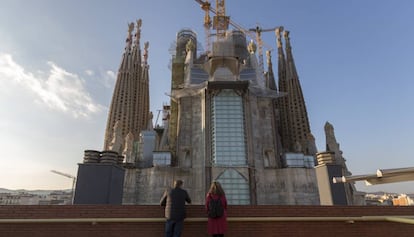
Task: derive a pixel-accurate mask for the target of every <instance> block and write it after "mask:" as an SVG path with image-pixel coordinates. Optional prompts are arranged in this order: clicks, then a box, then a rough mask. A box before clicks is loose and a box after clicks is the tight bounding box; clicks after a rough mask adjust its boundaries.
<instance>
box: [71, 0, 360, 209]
mask: <svg viewBox="0 0 414 237" xmlns="http://www.w3.org/2000/svg"><path fill="white" fill-rule="evenodd" d="M219 2H223V3H224V1H219ZM202 3H204V4H208V2H207V1H206V2H202ZM202 7H203V6H202ZM207 7H210V5H208V6H206V5H204V8H203V9H206V16H205V26H206V29H207V30H208V27H210V26H211V22H213V24H212V26H213V29H215V30H216V33H215V34H214V36H207V37H209V39H207V41H206V42H207V43H206V44H207V45H205V49H206V50H205V51H203V52H202V53H198V52H200V50H197V46H198V45H200V42H199V41H200V40H199V39H198V38H197V34H196V33H195V32H194V31H192V30H189V29H185V30H181V31H178V33H177V35H176V45H175V46H176V47H175V52H174V53H173V55H172V65H171V67H172V73H171V80H170V82H169V83H170V85H171V91H170V93H169V94H170V103H169V104H168V105H163V111H162V114H161V116H162V124H159V125H156V126H153V115H152V113H151V111H150V109H149V102H150V98H151V95H150V92H149V83H151V80H150V77H149V65H148V61H147V59H148V50H149V43H148V42H146V43H144V44H143V45H144V47H143V50H141V27H142V21H141V20H138V21H137V22H136V23H135V24H134V23H130V24H129V25H128V31H127V35H126V46H125V51H124V53H123V55H122V59H121V64H120V66H119V70H118V75H117V80H116V85H115V88H114V93H113V97H112V102H111V105H110V110H109V114H108V120H107V125H106V130H105V138H104V148H103V150H102V151H91V150H87V151H85V158H84V164H80V167H79V168H80V169H79V174H78V176H79V177H78V179H79V182H80V183H79V185H78V186H79V187H78V186H77V192H78V191H79V195H82V192H83V191H82V182H84V183H85V185H86V183H88V182H93V181H90V179H92V178H91V176H92V175H94V176H96V175H98V176H99V175H103V173H105V172H101V171H98V170H97V169H98V168H99V167H100V166H102V165H104V166H102V167H106V169H109V170H112V171H108V172H109V173H108V172H106V174H109V178H108V179H109V181H107V182H109V184H108V185H109V186H111V185H114V184H113V183H114V182H115V183H119V185H118V186H120V187H121V188H118V191H117V192H118V196H119V197H118V199H120V200H122V201H121V202H122V204H157V203H158V202H159V198H160V197H161V195H162V193H163V192H164V190H165V188H166V187H168V186H170V185H171V184H172V182H173V180H175V179H181V180H183V181H184V184H185V188H186V189H187V190H188V192H189V194H190V196H191V197H192V200H193V203H195V204H202V203H204V200H205V194H206V192H207V190H208V187H209V185H210V183H211V182H212V181H214V180H216V181H219V182H220V183H221V184H222V186H223V188H224V189H225V191H226V196H227V199H228V201H229V203H230V204H235V205H256V204H278V205H279V204H280V205H319V204H326V203H328V204H329V203H330V202H331V203H333V204H335V202H340V203H341V204H345V205H352V204H353V203H355V193H356V190H355V188H354V186H353V185H352V184H341V185H342V186H341V188H340V190H339V189H338V187H335V188H332V187H333V185H332V183H331V181H330V179H331V178H332V177H331V176H332V174H331V173H332V172H333V171H334V173H335V172H336V175H344V174H349V171H348V170H347V168H346V165H345V159H344V158H343V157H342V152H341V150H340V148H339V144H338V143H337V142H336V139H335V135H334V132H333V126H332V125H331V124H329V123H327V124H326V125H325V131H326V138H327V139H326V140H327V142H326V143H327V146H326V150H325V151H323V152H318V151H317V148H316V145H315V139H314V137H313V135H312V132H311V128H310V125H309V119H308V113H307V111H306V104H305V100H304V96H303V91H302V88H301V84H300V81H299V76H298V72H297V70H296V67H295V61H294V58H293V52H292V44H291V39H290V35H289V31H287V30H285V29H283V27H276V28H275V29H274V33H275V43H276V45H277V57H276V58H277V75H275V74H274V71H273V61H272V60H273V59H272V55H271V53H270V51H267V52H266V53H265V55H266V58H267V60H266V68H264V63H263V53H262V50H263V49H262V45H261V42H260V38H259V37H260V32H261V29H260V28H259V27H258V28H256V29H255V33H256V35H257V36H258V38H257V39H258V41H259V42H257V40H256V42H254V41H253V40H250V41H249V40H248V39H247V35H246V31H244V30H243V29H240V28H237V27H235V28H234V29H229V25H231V20H230V18H229V17H228V16H226V15H225V13H224V12H223V11H219V10H220V9H219V7H220V6H217V8H218V9H217V10H218V11H216V12H217V14H216V15H215V16H214V18H213V21H211V20H210V18H209V16H208V13H207V12H208V9H207ZM209 24H210V25H209ZM210 41H212V42H210ZM165 83H168V82H165ZM108 167H112V168H108ZM114 167H115V168H114ZM102 169H103V168H102ZM106 176H108V175H106ZM82 177H83V180H84V181H82V180H81V179H82ZM87 177H89V178H87ZM87 180H89V181H87ZM111 180H112V181H111ZM111 182H112V183H111ZM78 188H79V190H78ZM103 189H104V190H105V189H106V188H103ZM334 189H338V190H339V191H338V190H336V191H335V194H334V192H333V191H332V190H334ZM113 190H115V189H112V191H111V192H114V191H113ZM108 192H109V191H108ZM115 193H116V192H115ZM79 195H78V197H79ZM114 195H115V194H114ZM327 196H329V197H328V198H326V197H327ZM78 200H82V198H80V199H78ZM338 200H339V201H338ZM75 202H76V197H75ZM80 202H82V201H80Z"/></svg>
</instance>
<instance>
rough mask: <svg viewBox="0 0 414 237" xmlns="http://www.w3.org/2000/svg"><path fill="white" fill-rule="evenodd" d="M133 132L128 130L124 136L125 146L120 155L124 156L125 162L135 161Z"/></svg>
mask: <svg viewBox="0 0 414 237" xmlns="http://www.w3.org/2000/svg"><path fill="white" fill-rule="evenodd" d="M133 151H134V134H132V132H129V133H128V134H127V135H126V136H125V147H124V151H123V152H122V155H123V156H125V161H126V163H135V157H134V152H133Z"/></svg>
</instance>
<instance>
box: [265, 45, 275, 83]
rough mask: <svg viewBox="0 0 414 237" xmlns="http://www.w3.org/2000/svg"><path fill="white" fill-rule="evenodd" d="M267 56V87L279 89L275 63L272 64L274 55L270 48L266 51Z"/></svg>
mask: <svg viewBox="0 0 414 237" xmlns="http://www.w3.org/2000/svg"><path fill="white" fill-rule="evenodd" d="M266 57H267V72H266V77H265V78H266V87H267V88H269V89H271V90H275V91H277V86H276V82H275V74H274V73H273V64H272V55H271V52H270V50H268V51H266Z"/></svg>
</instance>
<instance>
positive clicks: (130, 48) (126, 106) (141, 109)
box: [104, 20, 149, 154]
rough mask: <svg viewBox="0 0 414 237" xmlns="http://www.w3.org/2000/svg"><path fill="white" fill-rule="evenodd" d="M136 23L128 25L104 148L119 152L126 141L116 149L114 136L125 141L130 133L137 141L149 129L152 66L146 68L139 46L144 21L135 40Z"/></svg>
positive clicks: (138, 25) (137, 26) (138, 22)
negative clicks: (149, 85)
mask: <svg viewBox="0 0 414 237" xmlns="http://www.w3.org/2000/svg"><path fill="white" fill-rule="evenodd" d="M134 26H135V24H134V23H129V24H128V33H127V38H126V46H125V51H124V53H123V56H122V60H121V64H120V67H119V70H118V75H117V80H116V83H115V89H114V93H113V96H112V101H111V106H110V109H109V114H108V120H107V125H106V131H105V139H104V150H110V149H111V150H114V151H116V152H118V154H122V152H123V149H124V148H125V147H126V146H125V144H124V142H122V144H121V145H120V146H117V147H116V149H114V146H113V144H112V143H113V140H114V139H113V138H114V136H115V135H116V136H118V137H121V138H123V140H125V139H124V138H125V137H126V136H127V134H128V133H131V134H132V135H133V137H134V139H135V140H136V139H138V136H139V133H140V132H141V131H142V130H144V129H146V127H147V123H148V117H149V88H148V66H145V67H143V65H142V64H141V49H140V45H139V42H140V31H141V30H140V27H141V20H138V21H137V25H136V34H135V38H134V39H133V38H132V33H133V31H134ZM133 40H134V42H133ZM115 124H116V125H117V131H116V134H115V130H114V127H115ZM131 134H130V135H129V136H130V137H131ZM118 140H119V139H118Z"/></svg>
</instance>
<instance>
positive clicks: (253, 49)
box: [247, 40, 257, 54]
mask: <svg viewBox="0 0 414 237" xmlns="http://www.w3.org/2000/svg"><path fill="white" fill-rule="evenodd" d="M256 49H257V46H256V44H255V43H254V42H253V40H251V41H250V43H249V45H247V50H248V51H249V53H250V54H255V53H256Z"/></svg>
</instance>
